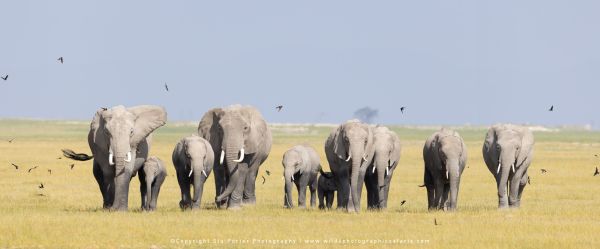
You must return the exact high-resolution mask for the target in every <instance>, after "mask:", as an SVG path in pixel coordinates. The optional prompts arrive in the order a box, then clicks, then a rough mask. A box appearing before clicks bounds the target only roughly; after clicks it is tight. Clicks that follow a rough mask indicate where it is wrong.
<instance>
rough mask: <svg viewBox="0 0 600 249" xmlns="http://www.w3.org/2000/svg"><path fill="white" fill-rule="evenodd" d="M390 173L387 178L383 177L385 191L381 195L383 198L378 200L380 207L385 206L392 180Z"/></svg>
mask: <svg viewBox="0 0 600 249" xmlns="http://www.w3.org/2000/svg"><path fill="white" fill-rule="evenodd" d="M392 176H393V175H392V174H390V176H389V177H388V178H386V179H385V192H384V196H383V200H380V201H379V205H380V208H384V209H385V208H387V201H388V194H389V193H390V184H391V182H392Z"/></svg>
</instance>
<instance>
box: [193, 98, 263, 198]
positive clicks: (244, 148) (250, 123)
mask: <svg viewBox="0 0 600 249" xmlns="http://www.w3.org/2000/svg"><path fill="white" fill-rule="evenodd" d="M198 134H199V135H200V136H201V137H203V138H204V139H206V140H207V141H208V142H209V143H210V144H211V146H212V148H213V150H214V153H215V159H216V158H219V160H215V163H214V167H213V171H214V174H215V189H216V195H217V196H216V198H215V202H216V204H217V207H223V206H227V208H232V209H239V208H240V207H241V204H242V201H243V202H244V204H255V203H256V194H255V184H256V176H257V174H258V169H259V167H260V165H261V164H262V163H263V162H264V161H265V160H266V159H267V157H268V156H269V153H270V151H271V144H272V138H271V130H270V129H269V127H268V126H267V122H266V121H265V120H264V119H263V117H262V115H261V114H260V112H259V111H258V110H257V109H256V108H254V107H251V106H241V105H233V106H229V107H225V108H214V109H211V110H209V111H208V112H206V113H205V114H204V116H203V117H202V120H201V121H200V124H199V125H198ZM225 204H227V205H225Z"/></svg>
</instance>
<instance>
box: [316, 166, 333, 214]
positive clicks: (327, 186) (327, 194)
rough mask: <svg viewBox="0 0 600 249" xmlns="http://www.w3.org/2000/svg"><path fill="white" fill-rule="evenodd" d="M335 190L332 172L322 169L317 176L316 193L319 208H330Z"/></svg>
mask: <svg viewBox="0 0 600 249" xmlns="http://www.w3.org/2000/svg"><path fill="white" fill-rule="evenodd" d="M335 191H337V186H336V185H335V179H334V178H333V173H331V172H323V170H321V175H320V176H319V180H318V186H317V194H318V195H319V209H325V207H327V209H331V206H332V205H333V197H334V195H335ZM324 201H325V202H324Z"/></svg>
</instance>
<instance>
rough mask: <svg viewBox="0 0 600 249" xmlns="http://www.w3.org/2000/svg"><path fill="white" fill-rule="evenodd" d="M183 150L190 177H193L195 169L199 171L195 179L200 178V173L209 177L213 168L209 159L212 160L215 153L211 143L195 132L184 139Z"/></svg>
mask: <svg viewBox="0 0 600 249" xmlns="http://www.w3.org/2000/svg"><path fill="white" fill-rule="evenodd" d="M182 151H183V152H184V155H185V158H184V159H185V160H184V161H186V165H185V166H186V170H187V172H189V174H188V177H191V176H192V174H193V173H194V171H197V172H196V173H197V174H196V175H194V177H195V178H194V179H200V178H201V177H200V174H202V175H203V176H204V177H205V178H208V174H207V173H208V172H210V171H211V170H212V165H210V164H211V163H209V161H210V160H212V158H213V154H214V152H213V150H212V147H211V146H210V144H208V143H206V142H205V141H204V139H202V138H201V137H199V136H198V135H195V134H194V135H192V136H189V137H185V138H184V139H182ZM196 176H198V177H196Z"/></svg>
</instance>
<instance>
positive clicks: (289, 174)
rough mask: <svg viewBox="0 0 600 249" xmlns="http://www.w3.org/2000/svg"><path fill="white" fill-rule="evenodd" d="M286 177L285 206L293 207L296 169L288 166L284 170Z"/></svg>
mask: <svg viewBox="0 0 600 249" xmlns="http://www.w3.org/2000/svg"><path fill="white" fill-rule="evenodd" d="M283 177H284V178H285V187H284V192H285V196H284V199H283V201H284V203H283V206H284V207H286V208H292V207H294V201H293V200H292V186H293V185H294V182H293V179H292V178H294V169H293V168H291V167H290V168H286V169H285V171H284V176H283Z"/></svg>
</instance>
